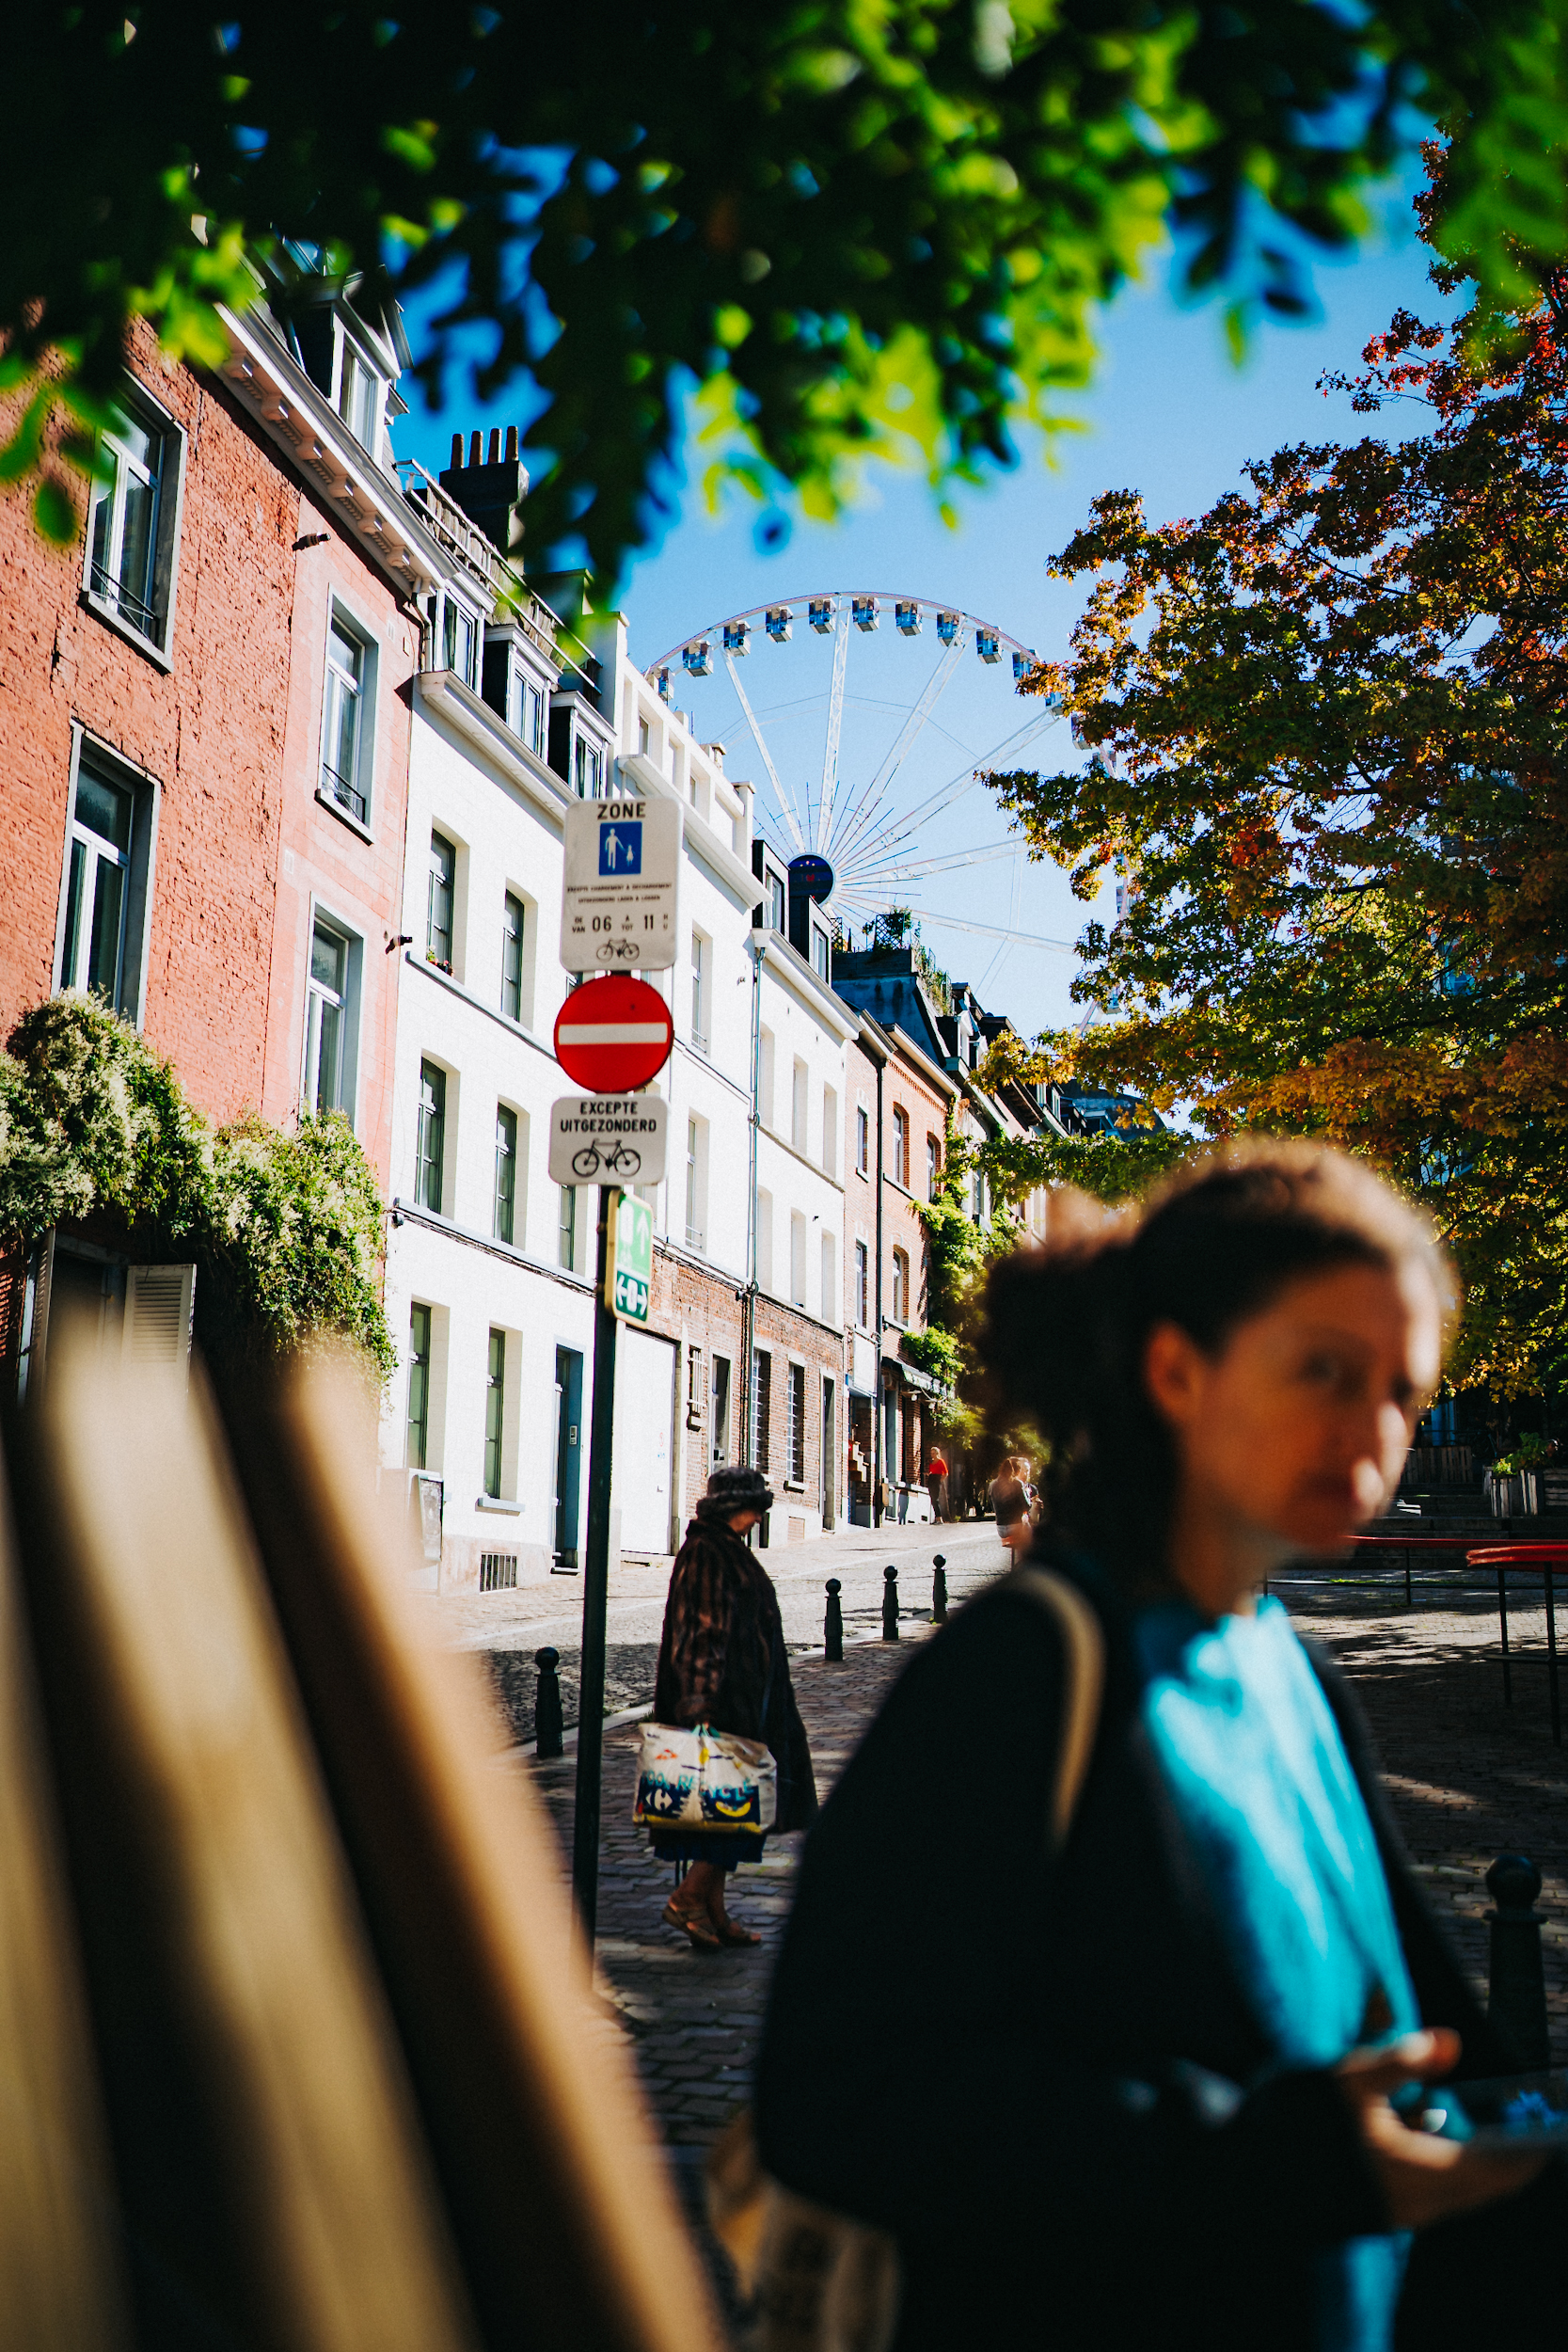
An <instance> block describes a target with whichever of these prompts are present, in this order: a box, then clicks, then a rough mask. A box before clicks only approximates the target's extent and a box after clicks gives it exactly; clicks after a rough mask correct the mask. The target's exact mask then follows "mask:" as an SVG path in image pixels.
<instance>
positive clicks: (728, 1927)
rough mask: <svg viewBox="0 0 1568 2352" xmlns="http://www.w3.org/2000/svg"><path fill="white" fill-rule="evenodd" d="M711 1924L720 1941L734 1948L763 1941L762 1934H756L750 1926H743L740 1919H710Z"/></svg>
mask: <svg viewBox="0 0 1568 2352" xmlns="http://www.w3.org/2000/svg"><path fill="white" fill-rule="evenodd" d="M709 1925H710V1926H711V1927H712V1929H713V1931H714V1933H715V1935H717V1937H718V1938H719V1941H720V1943H721V1945H728V1946H729V1947H732V1948H735V1947H741V1946H748V1945H752V1944H760V1943H761V1942H762V1938H761V1936H760V1935H754V1934H753V1933H752V1930H751V1929H750V1928H743V1927H742V1926H741V1924H740V1922H739V1920H738V1919H710V1920H709Z"/></svg>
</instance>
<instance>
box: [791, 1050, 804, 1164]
mask: <svg viewBox="0 0 1568 2352" xmlns="http://www.w3.org/2000/svg"><path fill="white" fill-rule="evenodd" d="M789 1140H790V1142H791V1143H792V1144H793V1145H794V1146H795V1149H796V1151H797V1152H804V1150H805V1148H806V1065H805V1063H804V1062H803V1061H798V1062H797V1063H796V1065H795V1069H794V1072H793V1073H792V1075H791V1078H790V1087H789Z"/></svg>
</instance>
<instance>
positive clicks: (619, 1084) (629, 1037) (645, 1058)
mask: <svg viewBox="0 0 1568 2352" xmlns="http://www.w3.org/2000/svg"><path fill="white" fill-rule="evenodd" d="M674 1041H675V1025H674V1023H673V1021H672V1020H671V1018H670V1008H669V1006H668V1005H667V1004H666V1003H665V1001H664V999H663V997H662V996H661V995H660V994H659V993H658V991H657V988H650V987H649V986H648V983H647V981H646V980H639V979H634V978H633V977H632V976H631V974H630V973H629V972H607V973H605V975H604V976H603V977H602V978H600V979H596V980H584V982H583V984H582V986H581V987H580V988H575V989H574V990H573V991H572V993H571V994H570V995H569V996H568V997H567V999H566V1002H565V1003H564V1004H563V1005H562V1008H561V1010H560V1011H559V1012H558V1013H557V1014H556V1017H555V1057H556V1060H557V1061H558V1062H559V1063H560V1064H561V1067H562V1070H564V1072H565V1073H566V1075H567V1076H568V1078H570V1079H572V1080H573V1082H574V1083H575V1084H576V1085H578V1086H579V1087H582V1088H584V1089H586V1091H587V1092H588V1093H590V1094H628V1093H630V1091H631V1089H633V1088H634V1087H641V1086H646V1085H647V1083H648V1080H649V1079H650V1078H653V1077H657V1074H658V1073H659V1072H660V1071H661V1070H662V1069H663V1067H664V1065H665V1063H666V1062H667V1061H668V1060H669V1058H670V1049H671V1047H672V1046H673V1043H674Z"/></svg>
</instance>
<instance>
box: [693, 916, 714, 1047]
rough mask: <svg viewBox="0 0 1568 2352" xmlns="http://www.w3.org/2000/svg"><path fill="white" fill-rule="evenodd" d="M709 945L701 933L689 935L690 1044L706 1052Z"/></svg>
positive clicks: (696, 932)
mask: <svg viewBox="0 0 1568 2352" xmlns="http://www.w3.org/2000/svg"><path fill="white" fill-rule="evenodd" d="M710 953H711V949H710V946H709V943H708V942H707V941H706V940H705V938H704V937H703V934H702V932H701V931H693V932H692V934H691V1042H692V1044H693V1045H695V1046H696V1047H697V1049H698V1051H699V1052H700V1053H704V1054H705V1053H706V1052H707V974H708V957H709V954H710Z"/></svg>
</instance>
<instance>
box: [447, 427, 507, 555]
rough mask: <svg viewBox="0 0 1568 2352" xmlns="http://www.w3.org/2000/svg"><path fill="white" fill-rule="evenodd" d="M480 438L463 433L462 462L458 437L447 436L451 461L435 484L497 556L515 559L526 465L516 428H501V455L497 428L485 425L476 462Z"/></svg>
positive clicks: (479, 436)
mask: <svg viewBox="0 0 1568 2352" xmlns="http://www.w3.org/2000/svg"><path fill="white" fill-rule="evenodd" d="M483 439H484V437H483V434H482V433H477V432H476V433H472V434H470V435H469V437H468V462H467V465H465V464H464V462H463V436H462V434H461V433H454V434H453V435H452V437H451V465H450V466H449V467H448V468H447V470H446V472H445V473H444V474H442V475H441V476H440V483H441V487H442V489H443V490H445V492H446V493H447V496H448V497H449V498H451V499H455V500H456V501H457V503H458V505H459V506H460V507H461V508H462V509H463V512H464V513H465V515H467V517H468V520H469V521H470V522H471V523H474V524H476V525H477V526H478V528H479V529H480V530H481V531H483V533H484V535H485V537H486V538H487V539H488V540H489V542H490V544H491V546H492V547H494V548H499V549H500V551H501V553H502V555H509V556H511V557H513V558H514V560H515V561H517V562H520V561H521V552H522V545H523V518H522V516H521V514H520V513H519V512H518V509H519V508H520V507H521V505H522V502H523V501H524V499H525V498H526V497H527V495H528V469H527V468H526V467H525V466H524V465H523V463H522V461H521V459H520V458H519V457H518V454H517V428H516V426H515V424H509V425H508V426H507V428H506V454H505V456H504V457H503V456H502V455H501V432H500V427H499V425H494V426H492V427H491V431H490V447H489V452H488V455H487V457H486V458H485V459H484V460H483V462H482V459H481V452H482V449H483Z"/></svg>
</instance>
